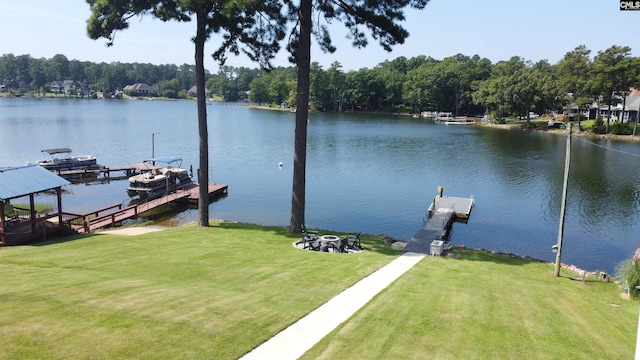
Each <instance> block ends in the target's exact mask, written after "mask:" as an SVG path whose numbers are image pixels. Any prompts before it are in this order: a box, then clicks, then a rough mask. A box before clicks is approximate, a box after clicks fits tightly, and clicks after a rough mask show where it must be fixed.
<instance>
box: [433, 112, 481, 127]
mask: <svg viewBox="0 0 640 360" xmlns="http://www.w3.org/2000/svg"><path fill="white" fill-rule="evenodd" d="M436 122H439V123H442V124H447V125H473V121H472V120H469V119H468V118H467V117H466V116H453V114H452V113H450V112H439V113H437V114H436Z"/></svg>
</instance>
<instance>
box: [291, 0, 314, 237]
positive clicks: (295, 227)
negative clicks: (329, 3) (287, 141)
mask: <svg viewBox="0 0 640 360" xmlns="http://www.w3.org/2000/svg"><path fill="white" fill-rule="evenodd" d="M311 1H312V0H301V1H300V14H299V19H300V41H299V43H298V93H297V97H296V105H297V109H296V130H295V144H294V155H293V192H292V196H291V221H290V222H289V232H292V233H299V232H301V227H302V225H304V221H305V220H304V212H305V187H306V166H307V119H308V117H309V76H310V72H311Z"/></svg>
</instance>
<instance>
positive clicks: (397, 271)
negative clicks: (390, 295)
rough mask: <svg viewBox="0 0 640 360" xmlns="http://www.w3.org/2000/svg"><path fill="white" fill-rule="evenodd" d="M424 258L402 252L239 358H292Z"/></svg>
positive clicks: (297, 356) (309, 346)
mask: <svg viewBox="0 0 640 360" xmlns="http://www.w3.org/2000/svg"><path fill="white" fill-rule="evenodd" d="M424 257H425V254H418V253H412V252H407V253H404V254H403V255H402V256H400V257H399V258H397V259H395V260H393V261H392V262H390V263H389V264H387V265H386V266H384V267H383V268H381V269H379V270H377V271H376V272H374V273H373V274H371V275H369V276H367V277H366V278H364V279H362V280H360V281H359V282H357V283H356V284H354V285H353V286H352V287H350V288H348V289H346V290H344V291H343V292H341V293H340V294H338V295H337V296H336V297H334V298H333V299H331V300H329V301H328V302H327V303H325V304H324V305H322V306H320V307H319V308H317V309H315V310H314V311H312V312H310V313H309V314H308V315H307V316H305V317H303V318H302V319H300V320H298V321H297V322H295V323H293V324H292V325H291V326H289V327H288V328H286V329H284V330H283V331H281V332H280V333H278V334H276V335H275V336H274V337H272V338H271V339H269V340H267V341H266V342H264V343H262V344H261V345H260V346H258V347H257V348H255V349H253V350H252V351H251V352H249V353H247V354H246V355H245V356H243V357H241V358H240V359H244V360H268V359H274V360H287V359H291V360H293V359H297V358H299V357H300V356H302V355H303V354H304V353H305V352H307V350H309V349H311V347H313V346H314V345H315V344H316V343H317V342H318V341H320V340H321V339H322V338H323V337H325V336H326V335H327V334H328V333H330V332H331V331H332V330H333V329H335V328H336V327H337V326H338V325H340V324H342V323H343V322H344V321H346V320H347V319H349V318H350V317H351V315H353V314H354V313H355V312H356V311H358V309H360V308H361V307H362V306H364V304H366V303H367V302H369V300H371V299H372V298H373V297H374V296H375V295H376V294H378V293H379V292H380V291H382V290H383V289H384V288H386V287H387V286H389V284H391V283H392V282H394V281H395V280H396V279H397V278H399V277H400V276H401V275H402V274H404V273H405V272H407V271H408V270H409V269H411V268H412V267H413V266H414V265H415V264H417V263H418V262H419V261H420V260H422V258H424Z"/></svg>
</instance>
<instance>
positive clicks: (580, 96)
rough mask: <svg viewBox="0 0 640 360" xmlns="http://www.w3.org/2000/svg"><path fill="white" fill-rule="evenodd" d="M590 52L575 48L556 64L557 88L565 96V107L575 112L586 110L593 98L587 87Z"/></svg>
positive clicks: (582, 46)
mask: <svg viewBox="0 0 640 360" xmlns="http://www.w3.org/2000/svg"><path fill="white" fill-rule="evenodd" d="M590 53H591V50H589V49H587V47H586V46H585V45H580V46H577V47H576V48H575V49H573V50H572V51H569V52H567V53H566V54H565V55H564V57H563V58H562V59H561V60H560V62H558V65H557V71H558V75H559V76H558V86H559V87H560V88H561V89H562V91H563V92H564V94H566V98H565V102H564V105H565V106H569V107H574V106H575V107H576V108H577V110H581V109H585V110H588V109H589V106H590V105H591V104H592V103H593V100H594V99H595V96H594V95H593V94H592V92H591V91H590V89H589V87H587V76H588V74H589V71H590V69H591V64H592V63H591V59H590V58H589V54H590ZM580 121H581V119H580V116H578V128H580Z"/></svg>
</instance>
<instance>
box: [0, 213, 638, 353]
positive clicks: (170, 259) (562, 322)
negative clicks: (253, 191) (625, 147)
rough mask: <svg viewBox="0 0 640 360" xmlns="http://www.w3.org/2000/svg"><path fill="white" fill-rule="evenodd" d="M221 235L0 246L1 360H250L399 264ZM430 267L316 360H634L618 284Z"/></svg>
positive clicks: (389, 253)
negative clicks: (247, 356) (246, 358)
mask: <svg viewBox="0 0 640 360" xmlns="http://www.w3.org/2000/svg"><path fill="white" fill-rule="evenodd" d="M296 239H297V237H291V236H289V235H288V234H287V233H286V229H285V228H279V227H259V226H254V225H244V224H232V223H222V224H215V225H214V226H212V227H210V228H198V227H195V226H187V227H181V228H176V229H170V230H166V231H162V232H156V233H150V234H146V235H140V236H135V237H129V236H118V235H106V234H91V235H86V236H80V237H75V238H71V239H69V240H68V241H62V242H56V243H49V244H37V245H32V246H19V247H6V248H0V273H1V274H2V281H1V282H0V305H1V306H2V316H0V349H2V351H0V359H18V358H19V359H34V358H37V359H44V358H46V359H86V358H91V359H114V358H127V359H184V358H193V359H235V358H238V357H240V356H242V355H243V354H244V353H246V352H248V351H249V350H251V349H252V348H253V347H255V346H257V345H259V344H260V343H261V342H263V341H265V340H267V339H268V338H270V337H271V336H273V335H274V334H275V333H277V332H279V331H280V330H282V329H284V328H286V327H287V326H288V325H289V324H291V323H293V322H295V321H296V320H297V319H299V318H301V317H302V316H304V315H305V314H307V313H308V312H310V311H311V310H313V309H314V308H316V307H318V306H319V305H320V304H322V303H324V302H326V301H327V300H328V299H330V298H331V297H333V296H334V295H336V294H337V293H339V292H340V291H342V290H343V289H345V288H347V287H349V286H350V285H352V284H353V283H355V282H357V281H358V280H359V279H361V278H363V277H364V276H366V275H367V274H369V273H371V272H373V271H375V270H377V269H378V268H380V267H382V266H384V265H385V264H387V263H388V262H390V261H391V260H393V259H395V257H397V256H398V255H400V254H401V252H398V251H393V250H390V249H389V248H388V247H387V246H386V245H384V244H383V243H382V242H381V241H380V240H379V238H378V237H376V236H366V237H364V238H363V244H364V246H365V247H366V249H367V251H365V252H363V253H361V254H333V253H315V252H308V251H301V250H297V249H295V248H293V247H292V246H291V244H292V242H294V241H295V240H296ZM457 251H458V253H459V254H460V257H459V258H458V259H453V258H440V257H427V258H425V259H424V260H422V261H421V262H420V263H418V265H417V266H416V267H414V268H413V269H411V270H410V271H409V272H408V273H406V274H405V275H404V276H402V277H401V278H400V279H399V280H398V281H396V282H395V283H394V284H392V285H391V286H390V287H389V288H387V289H386V290H385V291H383V292H382V293H381V294H379V295H378V296H377V297H375V298H374V299H373V300H372V302H370V303H369V304H367V305H366V306H365V307H364V308H363V309H361V311H359V312H358V313H356V315H355V316H354V317H353V318H352V319H350V320H349V321H347V322H346V323H344V324H343V325H341V326H340V327H339V328H337V329H336V330H335V331H334V332H333V333H331V334H330V335H329V336H327V337H326V338H325V339H324V340H322V341H321V342H320V343H318V344H317V345H316V346H315V347H314V348H313V349H311V350H310V351H309V352H308V353H307V354H306V355H305V358H308V359H312V358H314V359H315V358H324V359H356V358H358V359H415V358H420V359H423V358H451V359H458V358H491V359H496V358H523V359H524V358H527V359H528V358H556V359H566V358H572V359H575V358H585V359H595V358H600V359H604V358H610V359H613V358H616V359H620V358H632V357H633V353H634V348H635V335H636V326H637V319H638V305H637V304H638V303H637V302H634V301H628V300H623V299H622V298H621V297H620V288H619V287H618V286H617V285H615V284H613V283H601V282H598V281H595V280H592V281H587V282H586V283H583V282H581V281H576V280H572V279H571V277H570V276H571V274H570V273H568V272H563V277H561V278H555V277H554V276H553V266H551V265H549V264H541V263H536V262H529V261H525V260H522V259H510V258H506V257H500V256H496V255H491V254H486V253H481V252H476V251H462V250H457Z"/></svg>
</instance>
